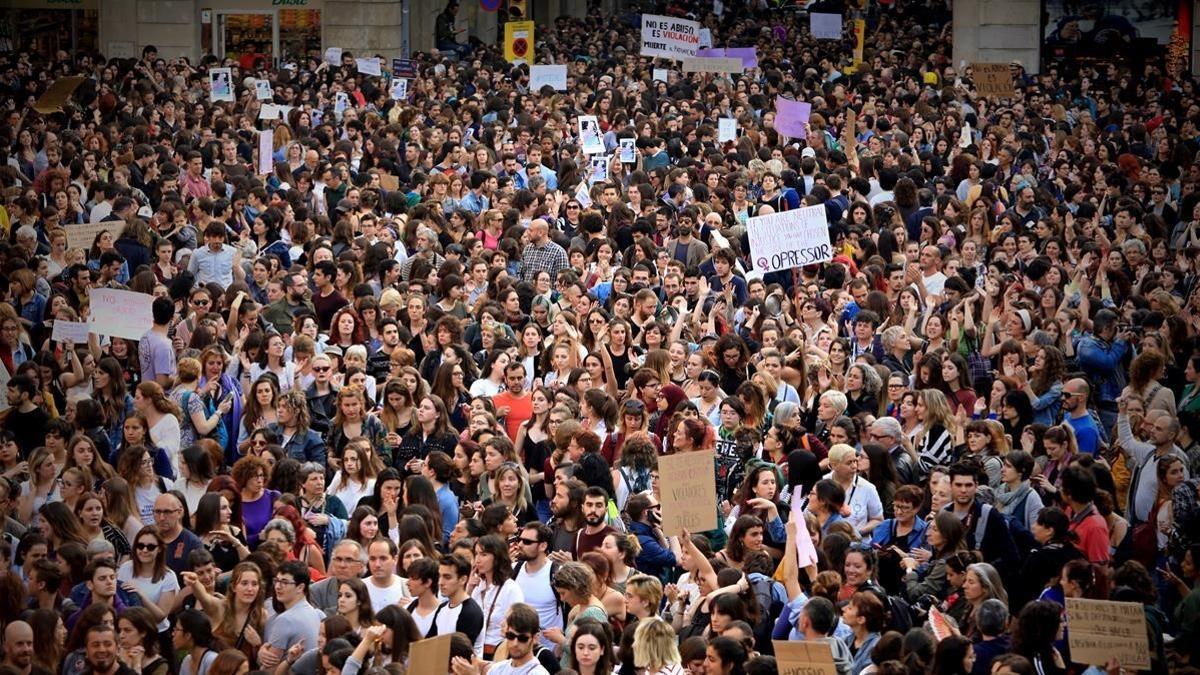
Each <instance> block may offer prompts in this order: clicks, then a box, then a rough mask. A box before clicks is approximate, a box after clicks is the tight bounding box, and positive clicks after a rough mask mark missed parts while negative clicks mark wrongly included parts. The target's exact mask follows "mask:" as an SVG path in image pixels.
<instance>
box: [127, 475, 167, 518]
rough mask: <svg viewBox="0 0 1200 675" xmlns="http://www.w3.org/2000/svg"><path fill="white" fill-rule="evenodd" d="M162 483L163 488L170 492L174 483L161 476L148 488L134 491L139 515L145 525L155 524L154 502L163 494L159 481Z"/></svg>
mask: <svg viewBox="0 0 1200 675" xmlns="http://www.w3.org/2000/svg"><path fill="white" fill-rule="evenodd" d="M159 480H161V481H162V485H163V488H165V490H166V491H170V490H171V487H172V486H173V485H174V483H172V482H171V479H170V478H165V477H163V476H159V477H158V479H156V480H155V481H154V482H153V483H150V485H149V486H148V487H136V488H134V489H133V498H134V499H135V500H136V501H137V507H138V515H139V516H141V518H142V524H143V525H153V524H154V500H156V499H158V496H159V495H161V494H162V493H163V491H164V490H160V489H159V487H158V481H159Z"/></svg>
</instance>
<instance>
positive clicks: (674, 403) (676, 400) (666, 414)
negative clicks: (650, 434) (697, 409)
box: [654, 384, 687, 439]
mask: <svg viewBox="0 0 1200 675" xmlns="http://www.w3.org/2000/svg"><path fill="white" fill-rule="evenodd" d="M661 393H662V397H663V398H665V399H667V407H666V409H665V410H663V411H662V414H661V415H659V416H658V422H656V423H655V424H654V435H655V436H658V437H659V438H663V439H665V438H666V437H667V432H668V431H670V426H671V416H672V415H674V414H675V411H676V410H677V409H678V408H679V404H680V403H683V402H684V401H686V400H687V394H685V393H684V392H683V388H682V387H680V386H679V385H677V384H664V385H663V387H662V390H661Z"/></svg>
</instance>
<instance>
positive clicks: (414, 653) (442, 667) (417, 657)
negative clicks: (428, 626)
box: [408, 634, 453, 673]
mask: <svg viewBox="0 0 1200 675" xmlns="http://www.w3.org/2000/svg"><path fill="white" fill-rule="evenodd" d="M452 637H453V635H450V634H446V635H439V636H437V637H433V638H426V639H424V640H418V641H417V642H414V643H412V645H411V646H410V647H409V656H408V667H409V669H410V670H409V672H413V673H445V672H449V670H450V638H452Z"/></svg>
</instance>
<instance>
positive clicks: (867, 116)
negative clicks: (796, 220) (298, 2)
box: [0, 0, 1200, 675]
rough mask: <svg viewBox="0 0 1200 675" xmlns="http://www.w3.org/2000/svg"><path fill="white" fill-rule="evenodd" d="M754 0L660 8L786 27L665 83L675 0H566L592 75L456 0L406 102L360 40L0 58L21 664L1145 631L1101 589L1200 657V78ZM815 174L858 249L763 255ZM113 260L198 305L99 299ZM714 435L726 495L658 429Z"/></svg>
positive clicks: (911, 669) (921, 647) (321, 666)
mask: <svg viewBox="0 0 1200 675" xmlns="http://www.w3.org/2000/svg"><path fill="white" fill-rule="evenodd" d="M737 4H738V6H737V7H734V6H732V5H731V6H725V5H724V4H723V3H721V2H713V3H712V6H708V5H705V6H704V7H699V6H695V5H687V4H682V3H675V4H671V5H670V6H667V7H663V8H660V10H659V11H660V12H663V13H670V14H675V15H677V16H684V15H687V16H691V17H692V18H695V19H697V20H699V21H701V22H702V23H703V24H704V25H705V26H706V27H708V28H709V29H710V31H711V34H712V36H713V41H714V43H715V44H716V45H717V46H718V47H721V46H749V45H753V46H756V47H757V49H758V61H757V66H756V67H754V68H750V69H748V70H746V71H745V72H744V73H741V74H737V75H720V74H716V75H714V74H698V73H693V74H683V73H680V72H678V70H671V71H669V74H668V76H667V81H665V82H664V81H661V80H658V79H654V78H653V75H652V74H653V70H654V69H655V68H660V67H671V66H672V64H670V63H667V62H661V61H659V62H655V61H653V60H652V59H649V58H645V57H641V56H639V53H638V51H639V47H638V43H637V39H638V34H639V32H638V28H637V15H633V16H632V17H630V16H602V15H600V14H599V13H598V11H596V10H593V11H592V12H591V13H590V14H589V15H588V16H587V17H586V18H585V19H566V18H562V19H558V20H556V21H554V22H553V25H552V26H547V27H545V29H539V31H538V34H537V39H538V42H537V43H536V45H535V49H534V52H535V55H536V59H537V62H538V63H542V64H546V63H564V64H568V82H567V89H566V91H565V92H556V91H553V90H552V89H550V88H543V89H542V90H541V91H529V90H528V83H529V69H528V66H526V65H513V64H509V63H507V62H505V61H504V60H503V56H502V50H501V49H500V47H498V46H494V45H483V44H480V43H478V42H476V41H472V42H470V43H461V44H460V43H459V42H456V41H455V39H456V37H457V36H456V35H455V33H454V30H453V26H454V25H455V14H456V11H457V8H456V7H455V6H454V5H453V4H451V5H450V6H448V7H447V8H446V9H445V11H444V13H443V15H442V16H441V17H440V18H439V20H438V35H437V36H436V37H437V39H438V43H439V49H438V50H435V51H434V52H432V53H427V54H418V55H416V56H415V58H414V67H415V68H416V69H417V77H415V78H412V79H411V80H410V81H409V83H408V87H407V97H406V98H402V99H400V100H393V99H392V98H391V92H392V91H393V89H392V87H391V86H390V84H389V80H390V79H391V73H390V70H389V69H388V68H387V67H385V68H384V72H385V74H384V76H383V77H370V76H364V75H362V74H360V73H358V71H357V69H356V67H355V55H353V54H351V53H349V52H344V53H342V55H341V61H340V63H332V64H331V63H326V62H325V61H324V58H323V55H322V54H311V55H309V56H308V57H307V58H305V60H304V61H302V62H288V63H280V64H277V65H276V64H270V63H268V62H267V61H266V59H265V58H264V57H263V56H262V55H261V54H259V55H256V54H253V53H249V54H245V55H241V56H240V57H239V56H238V55H231V56H229V57H227V58H226V59H225V60H224V63H221V62H219V61H218V60H217V59H215V58H213V57H205V58H204V59H201V60H200V62H199V63H197V64H192V63H190V62H189V61H188V60H187V59H182V58H178V59H177V58H163V57H160V56H159V54H158V52H157V51H156V50H155V48H154V47H152V46H146V47H145V48H144V49H143V50H142V52H141V57H140V58H136V59H105V58H104V57H102V56H101V55H99V54H88V53H79V54H75V55H68V54H66V53H59V54H57V55H54V56H52V57H45V56H38V55H34V54H28V53H22V54H15V53H9V54H0V88H2V89H3V96H2V97H0V99H2V100H3V102H4V103H6V104H7V105H6V111H5V116H4V118H3V119H2V120H0V138H2V139H3V141H4V142H3V143H0V147H2V148H3V149H2V150H0V152H4V153H5V158H6V161H4V162H0V164H3V166H0V187H2V188H3V190H4V193H3V194H4V199H3V205H2V208H0V234H2V241H0V277H2V281H0V293H3V294H4V300H5V301H6V302H3V303H0V373H3V376H4V378H5V380H6V382H7V387H6V389H5V391H4V392H3V393H4V394H6V396H7V398H6V402H7V403H6V405H7V409H6V411H5V412H4V413H3V414H4V418H3V427H2V429H0V474H3V480H0V523H2V530H3V533H2V534H3V536H2V541H0V626H2V630H3V636H2V637H3V639H2V647H3V659H2V661H0V675H7V674H8V673H22V674H24V673H31V672H36V673H61V674H62V675H75V674H77V673H101V674H103V675H112V674H114V673H119V674H122V675H124V674H127V673H131V672H132V673H142V674H145V675H168V674H169V675H175V674H182V675H231V674H235V673H238V674H240V673H245V672H251V671H253V672H264V673H276V674H278V675H282V674H284V673H300V674H303V675H316V674H320V675H357V674H358V673H381V672H387V673H403V672H405V669H406V667H407V666H408V665H409V658H410V655H411V648H412V645H413V644H414V643H415V642H417V641H419V640H421V639H424V638H427V637H433V636H443V635H451V636H452V638H451V654H452V660H451V663H450V666H449V669H448V670H449V672H451V673H453V675H484V674H486V675H550V674H552V673H562V674H564V675H566V674H568V673H577V674H579V675H611V674H612V673H619V674H620V675H634V674H635V673H636V674H638V675H683V674H684V673H689V674H690V675H777V674H778V673H779V672H780V668H779V662H778V661H777V660H776V658H775V656H773V655H774V654H775V652H776V648H775V643H776V641H785V642H786V641H810V642H823V643H825V644H828V646H829V653H830V654H831V655H832V658H833V661H834V664H835V668H836V671H837V673H838V674H839V675H846V674H848V673H849V674H858V673H877V674H879V675H918V674H922V675H923V674H924V673H934V674H936V675H959V674H966V673H970V674H971V675H998V674H1011V675H1033V674H1036V675H1057V674H1062V673H1082V672H1085V671H1087V670H1090V671H1091V672H1093V673H1100V672H1107V673H1110V674H1112V675H1119V674H1120V673H1123V672H1126V671H1127V670H1132V668H1125V667H1123V664H1121V663H1118V662H1117V661H1116V660H1115V659H1113V660H1110V662H1109V663H1106V664H1100V663H1094V664H1091V665H1089V664H1087V663H1084V662H1081V660H1080V659H1078V658H1074V659H1073V658H1072V653H1071V649H1070V645H1069V642H1070V641H1069V640H1068V637H1067V635H1068V632H1069V629H1070V627H1071V618H1070V616H1068V614H1067V613H1066V611H1065V606H1066V605H1067V604H1068V600H1070V599H1072V598H1086V599H1098V600H1116V601H1122V602H1127V603H1135V604H1136V606H1140V607H1141V608H1143V610H1144V611H1143V612H1142V613H1143V614H1144V617H1145V623H1146V633H1147V635H1146V640H1147V643H1148V645H1149V654H1148V655H1147V656H1148V661H1149V663H1150V664H1151V668H1150V670H1151V671H1152V672H1154V673H1166V672H1168V671H1171V672H1179V673H1186V672H1195V671H1194V668H1195V667H1196V666H1197V665H1200V650H1198V649H1197V648H1196V645H1197V644H1200V643H1198V640H1200V479H1197V478H1193V477H1192V474H1195V473H1198V471H1200V351H1198V349H1197V348H1198V346H1200V341H1198V340H1197V337H1198V336H1197V333H1198V330H1200V311H1198V307H1200V302H1198V294H1197V292H1196V287H1197V284H1196V281H1197V272H1198V268H1197V258H1198V257H1200V191H1198V190H1197V187H1198V186H1200V162H1197V160H1196V156H1197V151H1198V150H1200V100H1198V99H1197V96H1196V93H1197V92H1196V82H1195V81H1194V80H1193V79H1191V77H1190V76H1189V75H1187V74H1186V73H1182V74H1181V73H1169V72H1167V71H1166V69H1165V67H1164V66H1162V65H1154V64H1149V65H1145V66H1144V67H1143V66H1140V65H1139V66H1131V65H1127V64H1126V65H1121V64H1116V65H1109V64H1084V65H1079V64H1072V63H1067V62H1064V63H1058V64H1052V65H1049V66H1046V67H1045V68H1043V69H1042V71H1043V72H1042V74H1040V75H1030V74H1029V73H1028V72H1027V71H1026V66H1030V67H1033V66H1034V64H1025V65H1023V64H1021V63H1018V62H1014V63H1012V64H1011V73H1012V75H1013V80H1014V92H1013V94H1012V96H1011V98H995V97H992V98H988V97H983V96H980V95H979V94H978V90H977V88H976V86H975V84H974V82H973V80H972V73H971V70H970V68H969V67H967V66H966V64H954V63H951V62H950V59H949V56H948V55H949V53H950V45H951V41H952V39H953V36H952V35H951V33H950V29H949V12H948V11H947V8H946V6H945V3H943V2H937V1H932V0H927V1H926V2H896V3H887V4H880V5H877V4H876V3H869V4H870V6H871V8H870V9H869V10H867V11H866V12H865V14H864V15H863V16H864V18H865V19H866V21H867V40H866V47H865V53H864V58H863V61H862V62H861V63H855V62H854V61H853V58H852V54H853V45H854V41H853V38H852V37H851V36H850V34H849V32H847V37H846V39H845V40H844V41H816V40H814V39H812V36H811V35H810V34H809V32H808V21H807V18H806V15H805V14H803V13H797V12H794V11H791V10H790V9H788V8H769V7H767V6H766V4H765V3H762V4H760V3H753V4H752V5H747V4H745V3H737ZM848 18H849V16H848ZM848 23H849V22H847V24H848ZM359 56H362V55H359ZM676 65H677V64H676ZM221 66H224V67H229V68H231V69H232V75H233V77H232V86H233V88H234V91H235V99H236V100H235V101H233V102H216V103H214V102H212V101H210V97H209V91H208V87H209V78H208V72H207V71H208V69H210V68H214V67H221ZM1033 69H1035V70H1036V68H1033ZM72 74H80V75H83V76H85V78H86V80H85V81H84V82H83V84H82V85H81V86H80V87H79V88H78V89H77V90H76V91H75V93H74V95H73V97H72V98H71V100H70V101H69V102H68V103H67V104H66V106H65V108H64V110H63V111H62V112H55V113H50V114H39V113H37V112H35V111H34V110H33V108H32V104H33V102H34V101H35V100H36V99H37V98H38V97H39V96H40V94H41V93H43V92H44V90H45V89H46V88H47V87H48V86H49V85H50V84H51V83H52V82H53V81H55V80H56V79H58V78H60V77H62V76H66V75H72ZM262 80H265V81H267V82H269V83H270V90H271V91H270V94H271V98H270V99H268V100H265V101H264V100H259V98H258V96H257V92H258V91H260V90H262V88H261V87H258V86H256V84H257V82H259V81H262ZM779 96H784V97H787V98H793V99H795V100H800V101H807V102H810V103H811V104H812V114H811V117H810V118H809V121H808V124H807V128H806V134H805V138H804V139H796V138H789V137H786V136H782V135H781V134H780V133H779V132H778V131H777V130H776V129H775V128H774V126H773V122H774V119H775V114H776V112H775V108H776V104H775V101H776V98H777V97H779ZM268 105H269V106H272V107H270V108H268V111H270V110H275V111H281V116H276V117H271V115H270V114H269V113H268V114H267V115H264V114H263V109H264V107H266V106H268ZM583 115H594V116H595V117H596V119H597V121H598V124H599V131H600V132H601V134H602V141H603V144H604V150H605V151H604V153H603V154H601V155H593V156H590V157H589V156H586V155H584V154H583V152H582V147H581V144H580V138H579V125H578V122H579V117H580V116H583ZM720 118H734V119H736V120H737V125H738V133H737V136H736V138H735V139H734V140H731V141H725V142H718V126H719V125H718V119H720ZM264 130H271V131H272V132H273V136H272V138H271V139H270V141H271V145H270V148H271V149H272V150H273V156H272V157H270V158H260V157H259V149H260V142H259V138H260V134H261V133H262V131H264ZM623 139H634V141H635V148H636V153H635V156H634V157H633V158H632V161H623V158H622V153H621V150H620V148H621V141H622V140H623ZM595 157H600V158H602V159H601V162H600V163H599V165H597V164H596V163H595V162H593V159H594V158H595ZM624 159H625V160H627V159H629V158H628V157H625V158H624ZM259 167H264V168H269V169H270V171H269V172H266V173H260V172H259ZM810 206H817V207H823V208H824V211H825V214H826V217H827V220H828V223H829V235H830V240H831V243H832V245H833V248H834V256H833V259H832V260H830V261H828V262H824V263H822V264H818V265H812V266H809V267H804V268H799V269H792V270H784V271H774V272H769V273H765V274H764V273H763V272H762V271H761V270H757V271H756V270H755V265H754V258H753V256H752V252H751V250H750V246H749V235H748V233H747V228H748V227H753V225H752V224H750V223H749V220H750V219H751V218H753V217H755V216H760V215H766V214H771V213H778V212H782V211H788V210H793V209H798V208H801V207H810ZM101 222H104V223H111V227H107V228H105V229H102V230H101V231H99V232H98V233H97V234H96V235H95V238H94V240H93V241H92V242H91V244H90V246H78V245H76V246H72V245H69V244H68V240H69V239H74V240H75V243H76V244H78V241H77V238H74V237H69V233H71V232H72V230H73V228H81V227H83V226H85V225H88V224H94V223H101ZM98 288H109V289H120V290H131V291H135V292H138V293H145V294H149V295H152V296H153V298H154V299H153V303H152V314H153V326H152V328H151V329H150V330H149V331H148V332H146V333H145V335H144V336H142V337H141V338H140V339H127V338H120V337H112V336H105V335H97V334H96V333H91V334H89V335H88V338H87V341H86V343H82V342H80V343H75V342H72V341H71V340H70V339H68V338H66V337H64V335H66V334H68V332H67V331H66V330H65V328H66V327H67V326H69V325H70V324H69V322H79V321H86V320H87V317H88V316H89V303H90V301H91V297H90V292H91V291H92V290H93V289H98ZM56 323H61V324H64V325H63V326H59V328H60V329H64V330H60V331H59V332H57V333H56V331H55V324H56ZM55 336H57V337H58V338H61V339H56V338H55ZM703 451H714V453H715V454H714V457H715V460H714V461H715V463H714V477H715V485H716V490H717V498H718V508H717V511H718V513H717V514H715V515H716V521H717V522H718V523H719V524H718V526H717V527H716V528H715V529H713V530H711V531H706V532H688V531H670V530H671V529H672V528H664V527H663V518H662V494H661V480H660V475H659V459H660V458H661V457H664V456H667V455H672V454H675V453H688V452H703ZM809 541H811V546H809V545H808V542H809ZM809 551H812V552H813V554H814V555H811V556H810V555H809ZM1076 656H1078V655H1076ZM1091 660H1093V661H1094V660H1095V659H1091ZM413 675H425V673H414V674H413Z"/></svg>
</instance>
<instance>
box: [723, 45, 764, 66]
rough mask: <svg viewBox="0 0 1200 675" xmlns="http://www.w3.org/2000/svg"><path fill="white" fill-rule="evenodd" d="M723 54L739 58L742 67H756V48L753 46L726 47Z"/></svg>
mask: <svg viewBox="0 0 1200 675" xmlns="http://www.w3.org/2000/svg"><path fill="white" fill-rule="evenodd" d="M723 56H727V57H729V58H731V59H741V60H742V67H743V68H757V67H758V50H757V49H755V48H754V47H727V48H726V49H725V53H724V54H723Z"/></svg>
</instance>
